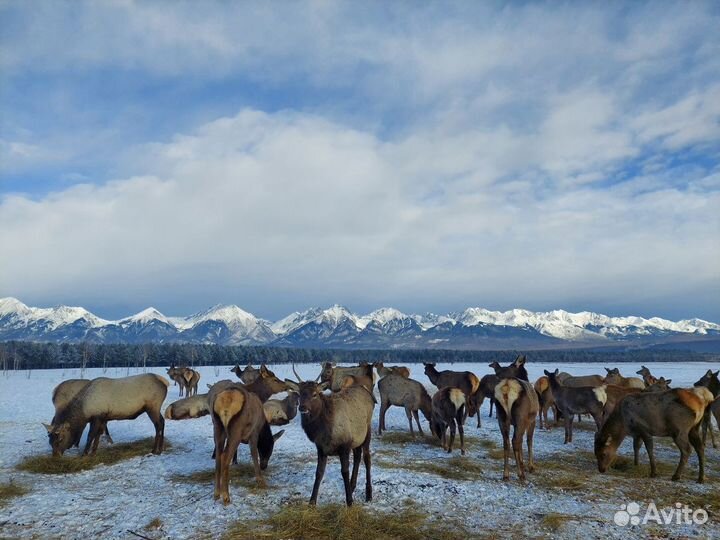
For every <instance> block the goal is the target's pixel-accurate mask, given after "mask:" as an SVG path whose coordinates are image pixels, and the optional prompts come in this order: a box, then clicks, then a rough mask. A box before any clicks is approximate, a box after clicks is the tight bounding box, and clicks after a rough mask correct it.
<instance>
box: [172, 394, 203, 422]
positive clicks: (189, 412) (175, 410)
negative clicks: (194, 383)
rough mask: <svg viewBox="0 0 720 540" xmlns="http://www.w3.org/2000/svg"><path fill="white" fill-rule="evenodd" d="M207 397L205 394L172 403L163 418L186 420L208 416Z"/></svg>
mask: <svg viewBox="0 0 720 540" xmlns="http://www.w3.org/2000/svg"><path fill="white" fill-rule="evenodd" d="M207 397H208V395H207V394H195V395H194V396H192V397H188V398H183V399H178V400H177V401H173V402H172V403H171V404H170V405H168V406H167V408H166V409H165V414H164V416H165V418H166V419H168V420H188V419H190V418H200V417H201V416H205V415H207V414H210V406H209V405H208V402H207Z"/></svg>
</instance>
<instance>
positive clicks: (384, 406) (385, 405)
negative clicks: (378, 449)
mask: <svg viewBox="0 0 720 540" xmlns="http://www.w3.org/2000/svg"><path fill="white" fill-rule="evenodd" d="M389 407H390V405H389V404H388V402H387V401H383V402H382V403H381V404H380V420H379V422H378V435H382V432H383V431H385V413H386V412H387V410H388V408H389Z"/></svg>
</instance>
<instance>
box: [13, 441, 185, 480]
mask: <svg viewBox="0 0 720 540" xmlns="http://www.w3.org/2000/svg"><path fill="white" fill-rule="evenodd" d="M153 443H154V438H153V437H149V438H147V439H142V440H139V441H134V442H130V443H116V444H112V445H110V446H108V447H106V448H100V449H98V451H97V453H96V454H95V455H93V456H68V455H64V456H60V457H53V456H52V454H51V453H48V454H40V455H35V456H27V457H26V458H25V459H23V460H22V461H21V462H20V463H18V464H17V465H16V466H15V468H16V469H18V470H20V471H26V472H31V473H36V474H72V473H78V472H81V471H87V470H88V469H94V468H95V467H97V466H98V465H114V464H115V463H118V462H120V461H124V460H126V459H131V458H134V457H139V456H144V455H147V454H150V453H151V452H152V449H153ZM169 448H171V445H170V442H169V441H168V440H167V439H165V450H163V451H167V450H168V449H169Z"/></svg>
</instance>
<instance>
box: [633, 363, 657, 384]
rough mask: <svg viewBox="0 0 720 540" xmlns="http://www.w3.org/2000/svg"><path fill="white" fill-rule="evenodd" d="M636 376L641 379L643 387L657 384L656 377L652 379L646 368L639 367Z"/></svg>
mask: <svg viewBox="0 0 720 540" xmlns="http://www.w3.org/2000/svg"><path fill="white" fill-rule="evenodd" d="M635 373H637V374H638V375H640V376H641V377H642V378H643V382H644V383H645V387H648V386H650V385H652V384H655V383H656V382H657V377H654V376H653V374H652V373H650V370H649V369H648V368H646V367H645V366H640V369H639V370H638V371H636V372H635Z"/></svg>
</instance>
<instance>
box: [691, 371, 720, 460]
mask: <svg viewBox="0 0 720 540" xmlns="http://www.w3.org/2000/svg"><path fill="white" fill-rule="evenodd" d="M719 373H720V370H718V371H716V372H714V373H713V371H712V370H711V369H708V370H707V373H705V375H703V376H702V377H701V378H700V379H699V380H698V381H697V382H696V383H695V386H696V387H700V386H704V387H705V388H707V389H708V390H710V392H711V393H712V395H713V396H714V397H718V396H720V379H718V374H719ZM708 431H709V432H710V440H711V441H712V445H713V448H717V444H715V434H714V433H713V430H712V422H711V421H710V411H706V413H705V418H703V425H702V441H703V445H704V444H705V442H706V441H707V434H708Z"/></svg>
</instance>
